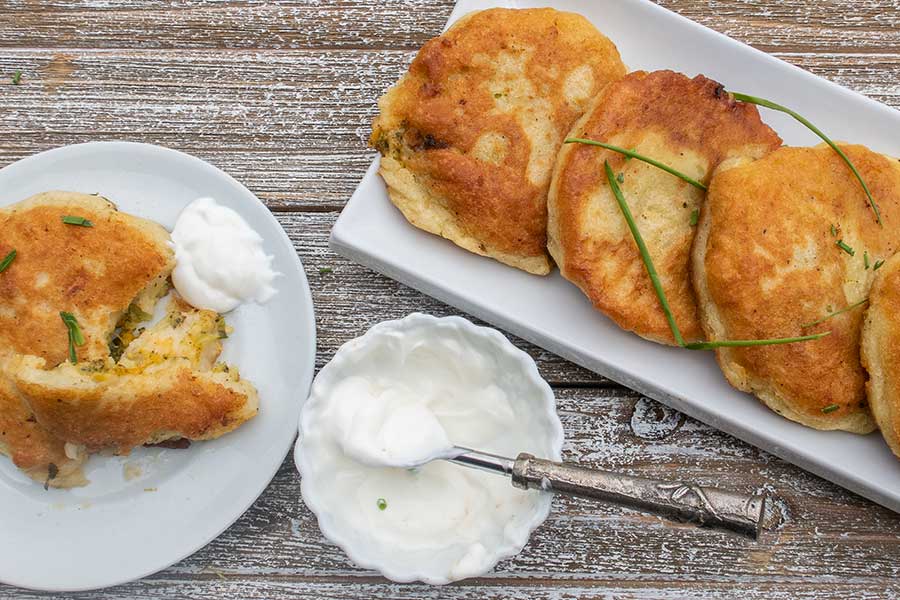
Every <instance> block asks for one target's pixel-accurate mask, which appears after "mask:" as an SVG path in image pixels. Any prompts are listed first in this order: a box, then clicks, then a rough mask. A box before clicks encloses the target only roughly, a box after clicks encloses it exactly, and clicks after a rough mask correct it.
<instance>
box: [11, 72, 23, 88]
mask: <svg viewBox="0 0 900 600" xmlns="http://www.w3.org/2000/svg"><path fill="white" fill-rule="evenodd" d="M12 82H13V85H19V84H20V83H21V82H22V71H16V72H15V73H13V76H12Z"/></svg>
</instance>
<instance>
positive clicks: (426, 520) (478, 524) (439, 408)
mask: <svg viewBox="0 0 900 600" xmlns="http://www.w3.org/2000/svg"><path fill="white" fill-rule="evenodd" d="M562 440H563V434H562V425H561V424H560V422H559V418H558V416H557V415H556V406H555V400H554V398H553V393H552V391H551V390H550V387H549V386H548V385H547V383H546V382H545V381H544V380H543V379H541V377H540V375H539V374H538V371H537V368H536V366H535V364H534V361H533V360H532V359H531V358H530V357H529V356H528V355H527V354H525V353H524V352H522V351H521V350H519V349H517V348H516V347H515V346H513V345H512V344H511V343H510V342H509V341H508V340H507V339H506V338H505V337H503V335H501V334H500V333H499V332H497V331H495V330H493V329H489V328H485V327H477V326H475V325H473V324H472V323H470V322H469V321H467V320H465V319H462V318H458V317H446V318H441V319H439V318H435V317H432V316H428V315H422V314H413V315H410V316H408V317H406V318H404V319H401V320H398V321H388V322H385V323H381V324H379V325H376V326H375V327H373V328H372V329H371V330H369V332H368V333H366V334H365V335H364V336H362V337H361V338H357V339H355V340H352V341H350V342H348V343H347V344H345V345H344V346H342V347H341V349H340V350H338V352H337V353H336V354H335V356H334V358H333V359H332V360H331V362H330V363H328V364H327V365H326V366H325V367H324V368H323V369H322V370H321V372H320V373H319V375H318V376H317V377H316V380H315V382H314V383H313V387H312V391H311V394H310V397H309V399H308V400H307V402H306V404H305V405H304V408H303V413H302V416H301V422H300V438H299V439H298V442H297V448H296V453H295V459H296V462H297V466H298V469H299V470H300V473H301V475H302V477H303V479H302V482H301V490H302V494H303V499H304V501H305V502H306V504H307V506H309V507H310V509H311V510H312V511H313V512H314V513H315V514H316V516H317V518H318V521H319V527H320V529H321V530H322V532H323V534H324V535H325V536H326V537H328V538H329V539H331V540H332V541H334V542H335V543H337V544H338V545H339V546H341V548H342V549H343V550H344V551H345V552H346V553H347V554H348V556H350V558H351V559H352V560H353V561H354V562H356V563H357V564H359V565H361V566H363V567H366V568H374V569H377V570H379V571H380V572H381V573H383V574H384V575H385V576H386V577H389V578H390V579H393V580H395V581H415V580H419V581H423V582H426V583H433V584H444V583H449V582H451V581H455V580H458V579H463V578H466V577H474V576H477V575H481V574H484V573H486V572H488V571H490V570H491V569H492V568H493V567H494V565H496V564H497V562H499V561H500V560H502V559H504V558H507V557H510V556H513V555H515V554H517V553H518V552H519V551H520V550H521V549H522V547H524V545H525V544H526V543H527V541H528V537H529V535H530V534H531V532H532V531H533V530H534V529H535V528H536V527H538V526H539V525H540V524H541V523H542V522H543V521H544V519H545V518H546V517H547V514H548V513H549V509H550V502H551V494H549V493H546V492H540V491H534V490H530V491H524V490H520V489H517V488H514V487H513V486H512V485H511V483H510V482H509V480H508V479H506V478H503V477H497V476H496V475H493V474H490V473H484V472H481V471H477V470H472V469H468V468H465V467H462V466H459V465H455V464H452V463H449V462H447V461H443V460H435V461H434V462H428V463H427V464H424V465H422V466H418V467H414V468H410V467H411V466H412V465H419V464H422V463H424V462H427V461H428V460H430V459H434V458H441V457H448V456H452V455H453V449H454V447H455V446H462V447H471V448H477V449H479V450H483V451H486V452H491V453H496V454H501V455H507V456H510V455H511V456H515V455H517V454H518V453H519V452H530V453H532V454H534V455H536V456H544V457H548V458H551V459H554V460H559V459H560V453H561V449H562Z"/></svg>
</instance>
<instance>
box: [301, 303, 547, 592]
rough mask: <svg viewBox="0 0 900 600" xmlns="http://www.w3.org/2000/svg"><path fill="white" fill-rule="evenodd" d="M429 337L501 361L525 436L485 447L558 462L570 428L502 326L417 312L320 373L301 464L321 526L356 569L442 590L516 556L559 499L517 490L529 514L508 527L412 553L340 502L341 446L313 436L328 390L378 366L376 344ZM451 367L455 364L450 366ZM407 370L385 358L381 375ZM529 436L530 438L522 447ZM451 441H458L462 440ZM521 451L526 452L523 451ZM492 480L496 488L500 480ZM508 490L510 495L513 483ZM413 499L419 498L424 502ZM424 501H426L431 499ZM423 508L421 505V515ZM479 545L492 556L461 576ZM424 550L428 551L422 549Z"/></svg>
mask: <svg viewBox="0 0 900 600" xmlns="http://www.w3.org/2000/svg"><path fill="white" fill-rule="evenodd" d="M423 332H424V333H425V334H427V335H426V337H425V338H424V339H425V340H428V341H431V340H434V341H435V342H437V341H440V340H448V339H449V340H453V343H456V344H461V345H462V347H463V348H464V349H468V348H470V349H471V350H472V351H473V352H481V353H483V354H484V355H485V356H488V357H490V358H489V359H488V360H490V361H492V362H493V366H494V367H495V369H496V370H495V372H496V374H497V375H496V380H495V381H494V382H493V383H494V384H495V385H497V386H499V387H500V388H501V389H502V390H504V391H505V392H506V393H507V396H508V399H509V402H510V405H511V406H512V409H513V411H514V413H515V419H514V420H513V422H510V423H509V429H508V430H506V431H507V432H514V433H516V434H521V435H518V436H517V435H511V434H510V433H504V434H503V435H501V436H499V437H498V438H497V439H495V440H492V441H491V442H490V443H485V444H482V447H480V448H478V449H479V450H483V451H487V452H492V453H495V454H501V455H506V456H512V457H514V456H515V455H516V454H518V453H519V452H530V453H532V454H534V455H535V456H541V457H546V458H550V459H554V460H560V458H561V456H560V454H561V451H562V443H563V429H562V424H561V423H560V421H559V417H558V415H557V414H556V400H555V398H554V396H553V391H552V390H551V389H550V386H549V385H547V382H546V381H544V380H543V379H542V378H541V376H540V374H539V373H538V370H537V367H536V366H535V364H534V361H533V360H532V359H531V357H530V356H528V355H527V354H526V353H524V352H522V351H521V350H519V349H518V348H516V347H515V346H513V344H512V343H510V341H509V340H507V339H506V338H505V337H504V336H503V335H502V334H501V333H500V332H498V331H496V330H494V329H490V328H487V327H478V326H476V325H473V324H472V323H470V322H469V321H467V320H466V319H463V318H460V317H444V318H436V317H433V316H430V315H424V314H419V313H415V314H411V315H409V316H407V317H405V318H403V319H400V320H397V321H386V322H383V323H379V324H378V325H375V326H374V327H372V328H371V329H370V330H369V331H368V332H367V333H366V334H365V335H363V336H362V337H359V338H356V339H354V340H351V341H349V342H347V343H346V344H344V345H343V346H342V347H341V348H340V349H339V350H338V351H337V353H336V354H335V356H334V358H333V359H332V360H331V362H329V363H328V364H327V365H325V367H324V368H323V369H322V370H321V371H320V372H319V374H318V376H317V377H316V379H315V381H314V383H313V386H312V390H311V393H310V396H309V399H308V400H307V402H306V404H305V405H304V407H303V414H302V416H301V418H300V437H299V439H298V440H297V446H296V449H295V453H294V459H295V462H296V464H297V468H298V469H299V471H300V473H301V475H302V481H301V490H302V495H303V500H304V501H305V502H306V505H307V506H308V507H309V508H310V510H312V511H313V513H314V514H315V515H316V517H317V519H318V522H319V528H320V529H321V530H322V533H323V534H324V535H325V537H326V538H328V539H329V540H331V541H332V542H334V543H336V544H337V545H338V546H340V547H341V548H342V549H343V550H344V552H346V553H347V555H348V556H349V557H350V559H351V560H352V561H353V562H354V563H356V564H358V565H360V566H362V567H364V568H369V569H376V570H378V571H380V572H381V573H382V574H383V575H384V576H385V577H387V578H389V579H392V580H394V581H398V582H409V581H422V582H425V583H429V584H438V585H440V584H445V583H450V582H451V581H455V580H458V579H464V578H467V577H475V576H478V575H483V574H484V573H487V572H489V571H490V570H491V569H493V568H494V566H496V564H497V563H498V562H499V561H501V560H503V559H505V558H509V557H511V556H514V555H516V554H518V553H519V552H520V551H521V550H522V548H524V546H525V544H526V543H527V542H528V538H529V536H530V535H531V532H532V531H534V530H535V529H536V528H537V527H538V526H539V525H540V524H541V523H543V522H544V520H545V519H546V518H547V515H548V514H549V512H550V503H551V498H552V495H551V494H549V493H545V492H539V491H528V492H525V491H521V490H512V491H513V493H514V494H522V496H521V498H518V497H516V500H515V501H516V502H517V503H520V504H519V507H520V508H521V509H522V510H517V511H515V513H514V514H512V515H511V516H510V519H509V520H507V521H506V522H503V523H496V524H491V525H492V527H490V530H488V531H485V530H482V531H480V532H479V535H480V537H479V539H476V540H466V541H465V542H460V541H459V540H454V539H452V538H453V536H452V535H442V536H433V537H434V538H439V539H427V540H423V543H424V544H425V546H422V545H418V547H417V548H404V547H400V546H401V545H402V544H398V541H397V540H398V539H399V538H397V537H393V536H388V535H381V536H380V535H379V533H381V530H379V529H378V528H374V527H366V526H364V525H363V526H361V523H365V520H364V519H360V518H359V517H358V513H354V514H353V515H352V518H351V516H348V515H347V512H348V511H351V510H352V503H351V502H340V501H335V498H334V497H333V496H334V494H335V493H336V490H335V489H334V487H331V488H329V486H334V485H336V484H335V483H334V482H335V479H336V478H337V477H339V476H340V474H339V473H335V472H334V471H333V470H332V466H333V464H334V462H333V461H332V460H330V459H329V457H328V456H326V455H325V454H323V453H325V452H330V453H333V452H334V448H335V446H334V442H333V441H332V442H323V441H322V438H323V437H324V436H322V435H318V436H317V435H310V434H311V433H314V432H317V431H321V428H319V427H318V423H319V419H320V418H321V417H322V413H323V411H324V409H325V407H326V406H327V402H328V392H329V390H331V389H333V387H334V385H335V384H336V383H338V382H340V381H341V380H343V379H344V378H346V377H348V376H352V375H357V374H360V372H361V371H364V370H365V369H366V368H370V369H371V368H375V367H373V360H372V359H371V358H370V357H369V352H370V351H371V350H372V349H373V348H374V347H376V346H377V345H378V344H383V343H389V342H390V339H391V338H396V336H398V335H403V334H407V333H416V334H422V333H423ZM426 343H428V342H426ZM447 367H448V368H452V365H447ZM402 368H403V364H402V361H400V360H394V361H392V360H383V359H382V360H379V361H378V362H377V370H378V372H379V373H380V374H382V375H383V374H384V373H386V372H390V369H402ZM517 428H519V429H517ZM521 428H525V429H526V431H522V429H521ZM516 437H518V438H519V441H518V442H517V441H515V440H516ZM522 438H524V439H527V440H528V442H527V443H525V444H522V441H521V440H522ZM453 441H454V443H460V441H459V440H453ZM304 442H305V443H304ZM329 444H330V445H329ZM519 445H524V446H525V447H518V446H519ZM514 446H515V447H514ZM455 468H459V469H464V468H465V467H455ZM474 475H475V476H476V477H484V478H489V479H493V478H497V477H499V476H498V475H492V474H490V473H477V472H475V473H474ZM486 483H489V484H490V485H495V484H496V483H497V481H496V480H495V481H491V482H486ZM501 483H504V482H502V481H501ZM509 485H510V488H511V489H512V487H511V486H512V484H511V483H510V484H509ZM329 491H330V492H331V494H329ZM412 501H413V502H416V499H413V500H412ZM420 501H421V502H423V503H424V502H426V500H425V499H422V500H420ZM408 502H410V499H408V498H406V499H404V500H403V505H404V506H405V507H406V506H409V504H408ZM413 506H415V504H413ZM342 508H343V512H342V510H341V509H342ZM425 509H426V507H424V506H423V510H425ZM486 529H487V528H486ZM451 531H452V530H451ZM473 541H474V542H478V543H480V544H482V545H483V546H484V550H485V552H484V554H483V555H481V556H480V557H479V558H478V560H477V561H476V564H474V565H473V564H472V562H471V561H466V563H465V564H466V567H465V569H462V570H461V568H460V567H459V564H460V561H461V560H463V559H462V554H461V553H460V552H459V549H460V548H461V547H462V545H464V544H469V543H471V542H473ZM417 542H418V540H417ZM424 547H427V548H428V550H427V551H425V550H423V548H424Z"/></svg>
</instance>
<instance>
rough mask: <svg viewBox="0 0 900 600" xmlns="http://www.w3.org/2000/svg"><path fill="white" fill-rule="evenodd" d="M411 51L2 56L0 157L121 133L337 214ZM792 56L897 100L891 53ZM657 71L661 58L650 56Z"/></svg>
mask: <svg viewBox="0 0 900 600" xmlns="http://www.w3.org/2000/svg"><path fill="white" fill-rule="evenodd" d="M411 58H412V54H411V53H410V52H398V51H377V52H370V51H362V50H352V51H342V52H320V51H303V52H266V53H258V52H229V53H225V54H222V53H220V52H215V51H190V52H180V51H140V52H133V51H110V52H105V51H104V52H98V51H72V52H67V53H59V52H50V51H33V50H11V51H8V52H4V53H3V56H0V77H2V76H3V74H6V75H7V76H11V74H12V73H13V72H14V71H16V70H22V71H23V76H22V83H21V84H20V85H12V84H11V83H10V82H9V80H6V82H5V83H4V82H2V81H0V164H7V163H9V162H12V161H14V160H17V159H19V158H23V157H25V156H28V155H30V154H33V153H35V152H39V151H41V150H46V149H48V148H50V147H53V146H58V145H64V144H73V143H78V142H85V141H95V140H121V139H126V140H133V141H143V142H150V143H156V144H161V145H165V146H169V147H172V148H176V149H179V150H183V151H185V152H190V153H192V154H195V155H197V156H199V157H200V158H203V159H206V160H209V161H210V162H212V163H213V164H215V165H217V166H219V167H221V168H223V169H224V170H226V171H228V172H229V173H231V174H232V175H234V176H235V177H237V178H238V179H239V180H241V181H242V182H244V183H245V184H246V185H247V186H248V187H249V188H250V189H251V190H253V191H254V192H256V193H257V194H258V195H259V196H260V197H261V198H262V199H263V200H264V201H265V202H266V203H267V204H269V206H271V207H273V208H276V209H279V210H285V209H298V210H301V209H308V208H313V207H315V208H317V209H320V210H321V209H327V210H336V209H339V208H340V207H341V206H342V205H343V203H344V202H345V201H346V199H347V198H348V197H349V196H350V194H351V193H352V191H353V189H354V187H355V186H356V184H357V183H358V181H359V180H360V179H361V177H362V175H363V173H364V172H365V169H366V168H367V167H368V165H369V163H370V162H371V159H372V157H373V153H372V152H370V151H369V150H368V149H367V148H366V139H367V137H368V133H369V124H370V122H371V120H372V118H373V117H374V115H375V111H376V107H375V100H376V98H377V97H378V96H379V95H380V94H381V93H382V92H383V91H384V90H385V89H386V88H387V87H388V86H390V85H391V84H392V83H393V82H394V81H395V80H396V78H397V77H399V75H400V74H401V73H402V72H403V70H404V69H405V67H406V64H407V62H408V61H409V60H410V59H411ZM785 58H786V59H788V60H789V61H791V62H794V63H795V64H798V65H800V66H802V67H804V68H808V69H809V70H811V71H813V72H815V73H817V74H819V75H822V76H824V77H827V78H829V79H831V80H833V81H836V82H837V83H840V84H842V85H846V86H847V87H850V88H851V89H855V90H857V91H860V92H862V93H865V94H867V95H869V96H871V97H873V98H875V99H877V100H880V101H882V102H885V103H887V104H888V105H891V106H895V107H900V86H898V85H897V81H900V48H898V52H897V53H894V54H890V55H878V56H860V55H831V56H827V57H825V56H816V55H810V54H790V55H786V56H785ZM661 66H663V64H661Z"/></svg>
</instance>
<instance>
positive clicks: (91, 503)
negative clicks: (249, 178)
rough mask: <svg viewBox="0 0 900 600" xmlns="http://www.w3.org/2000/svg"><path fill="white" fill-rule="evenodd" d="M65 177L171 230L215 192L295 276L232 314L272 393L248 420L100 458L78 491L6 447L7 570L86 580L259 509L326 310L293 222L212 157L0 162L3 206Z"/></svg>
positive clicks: (2, 480)
mask: <svg viewBox="0 0 900 600" xmlns="http://www.w3.org/2000/svg"><path fill="white" fill-rule="evenodd" d="M54 189H57V190H67V191H76V192H84V193H89V194H91V193H95V192H96V193H99V194H100V195H101V196H104V197H106V198H109V199H110V200H112V201H113V202H115V203H116V204H117V205H118V207H119V208H120V209H121V210H122V211H124V212H127V213H131V214H134V215H138V216H141V217H146V218H149V219H153V220H155V221H157V222H159V223H161V224H162V225H163V226H165V227H166V228H167V229H169V230H170V231H171V229H172V227H173V226H174V224H175V219H176V218H177V216H178V214H179V212H180V211H181V209H182V208H184V206H185V205H187V204H188V203H189V202H191V201H192V200H194V199H195V198H197V197H199V196H212V197H214V198H216V200H218V201H219V202H220V203H222V204H224V205H225V206H229V207H231V208H233V209H234V210H236V211H237V212H238V213H239V214H240V215H241V216H242V217H243V218H244V219H246V220H247V222H248V223H249V224H250V225H251V226H252V227H253V228H254V229H255V230H256V231H258V232H259V234H260V235H261V236H262V237H263V239H264V240H265V250H266V252H267V253H268V254H272V255H274V257H275V260H274V261H273V266H274V268H275V269H276V270H278V271H280V272H281V273H282V274H283V277H280V278H278V279H277V280H276V285H277V288H278V294H277V295H276V296H275V297H274V298H273V299H272V300H271V301H270V302H269V303H268V304H266V305H265V306H257V305H255V304H252V305H244V306H241V307H240V308H238V309H237V310H236V311H234V312H232V313H229V314H228V315H226V320H227V321H228V323H229V324H230V325H232V326H233V327H234V330H235V331H234V334H233V335H232V336H230V337H229V339H228V340H227V341H226V343H225V351H224V353H223V359H224V360H226V361H228V362H230V363H233V364H235V365H237V366H238V367H239V368H240V370H241V374H242V375H243V376H244V377H246V378H247V379H249V380H250V381H252V382H253V383H254V384H255V385H256V387H257V389H258V390H259V397H260V411H259V415H258V416H257V417H256V418H254V419H253V420H251V421H250V422H249V423H247V424H245V425H244V426H243V427H241V428H240V429H238V430H237V431H235V432H233V433H231V434H229V435H226V436H224V437H222V438H219V439H218V440H214V441H211V442H201V443H195V444H192V445H191V447H190V448H188V449H186V450H171V449H163V448H141V449H138V450H136V451H134V452H133V453H132V454H131V455H130V456H126V457H115V456H109V457H107V456H95V457H92V458H91V459H90V461H89V462H88V465H87V469H86V474H87V476H88V478H89V479H90V480H91V483H90V484H89V485H87V486H86V487H82V488H75V489H72V490H52V489H51V490H49V491H45V490H44V489H43V487H42V486H41V485H39V484H38V483H35V482H34V481H32V480H31V479H29V478H27V477H25V476H24V475H22V474H21V473H20V472H19V471H18V470H17V469H16V468H15V467H14V466H13V465H12V463H11V462H10V460H9V459H8V458H6V457H5V456H0V540H2V544H0V582H3V583H8V584H11V585H15V586H19V587H26V588H32V589H39V590H48V591H79V590H86V589H95V588H100V587H106V586H110V585H116V584H120V583H125V582H128V581H132V580H135V579H138V578H140V577H144V576H146V575H149V574H151V573H154V572H156V571H159V570H160V569H164V568H166V567H168V566H169V565H171V564H173V563H175V562H177V561H179V560H181V559H182V558H184V557H186V556H188V555H190V554H192V553H193V552H196V551H197V550H198V549H200V548H202V547H203V546H204V545H205V544H207V543H209V542H210V541H211V540H213V539H214V538H215V537H216V536H218V535H219V534H220V533H221V532H222V531H224V530H225V529H226V528H227V527H228V526H229V525H231V524H232V523H233V522H234V521H235V520H237V518H238V517H240V516H241V515H242V514H243V513H244V512H245V511H246V510H247V509H248V508H249V507H250V505H251V504H252V503H253V502H254V501H255V500H256V498H257V497H258V496H259V495H260V494H261V493H262V492H263V490H264V489H265V488H266V486H267V485H268V484H269V482H270V481H271V479H272V477H273V476H274V475H275V472H276V471H277V469H278V467H279V466H280V465H281V462H282V461H283V459H284V457H285V455H286V454H287V452H288V449H289V448H290V447H291V443H292V442H293V440H294V436H295V434H296V432H297V422H298V420H299V416H300V405H301V403H302V402H303V400H304V399H305V398H306V394H307V392H308V391H309V385H310V381H311V379H312V374H313V368H314V361H315V319H314V317H313V307H312V298H311V296H310V292H309V285H308V284H307V281H306V276H305V274H304V272H303V267H302V265H301V264H300V261H299V259H298V258H297V253H296V252H295V250H294V247H293V245H292V244H291V242H290V240H289V239H288V237H287V235H286V234H285V233H284V230H283V229H282V228H281V226H280V225H279V224H278V222H277V221H276V220H275V218H274V217H273V216H272V214H271V213H270V212H269V210H268V209H267V208H266V207H265V206H264V205H263V204H262V203H261V202H260V201H259V199H257V198H256V196H254V195H253V194H252V193H251V192H250V191H249V190H248V189H247V188H245V187H244V186H242V185H241V184H240V183H238V182H237V181H235V180H234V179H233V178H231V177H230V176H229V175H227V174H225V173H224V172H222V171H220V170H219V169H217V168H215V167H213V166H211V165H209V164H208V163H205V162H203V161H202V160H200V159H197V158H194V157H192V156H188V155H186V154H182V153H181V152H176V151H174V150H168V149H166V148H160V147H158V146H151V145H147V144H133V143H125V142H104V143H89V144H79V145H75V146H67V147H64V148H58V149H55V150H50V151H48V152H43V153H41V154H37V155H35V156H31V157H29V158H26V159H23V160H20V161H19V162H17V163H14V164H12V165H10V166H8V167H6V168H4V169H2V170H0V191H2V196H0V205H7V204H11V203H14V202H18V201H19V200H23V199H25V198H27V197H28V196H31V195H33V194H36V193H38V192H43V191H47V190H54ZM0 235H2V232H0ZM126 471H127V473H128V476H127V477H126Z"/></svg>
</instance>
